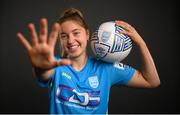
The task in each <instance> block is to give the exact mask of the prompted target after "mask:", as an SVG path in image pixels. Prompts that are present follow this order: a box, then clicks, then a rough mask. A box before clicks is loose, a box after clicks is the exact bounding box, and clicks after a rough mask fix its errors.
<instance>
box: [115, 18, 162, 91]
mask: <svg viewBox="0 0 180 115" xmlns="http://www.w3.org/2000/svg"><path fill="white" fill-rule="evenodd" d="M116 23H117V24H118V25H120V26H122V27H123V28H125V30H126V31H123V32H122V33H124V34H127V35H129V36H130V37H131V39H132V40H133V41H134V43H135V44H136V45H137V46H138V48H139V51H140V55H141V60H142V69H141V71H138V70H135V73H134V75H133V77H132V79H131V80H130V81H129V82H128V86H131V87H141V88H154V87H157V86H159V85H160V79H159V76H158V73H157V70H156V67H155V64H154V61H153V58H152V56H151V54H150V52H149V49H148V48H147V46H146V43H145V42H144V40H143V39H142V38H141V36H140V35H139V34H138V33H137V32H136V30H135V29H134V28H133V27H132V26H130V25H129V24H128V23H126V22H123V21H116Z"/></svg>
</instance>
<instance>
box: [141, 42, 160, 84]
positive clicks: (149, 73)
mask: <svg viewBox="0 0 180 115" xmlns="http://www.w3.org/2000/svg"><path fill="white" fill-rule="evenodd" d="M138 47H139V50H140V55H141V60H142V68H141V74H142V76H143V77H144V79H145V80H146V81H147V82H148V83H149V85H150V86H151V87H156V86H158V85H159V84H160V79H159V75H158V72H157V70H156V66H155V63H154V61H153V58H152V56H151V54H150V52H149V50H148V48H147V45H146V44H145V42H142V43H141V44H139V45H138Z"/></svg>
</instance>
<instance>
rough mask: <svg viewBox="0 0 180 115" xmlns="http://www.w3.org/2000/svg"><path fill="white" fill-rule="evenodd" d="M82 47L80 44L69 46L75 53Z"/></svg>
mask: <svg viewBox="0 0 180 115" xmlns="http://www.w3.org/2000/svg"><path fill="white" fill-rule="evenodd" d="M79 47H80V45H71V46H68V50H69V51H70V52H71V53H73V52H75V51H76V50H77V49H78V48H79Z"/></svg>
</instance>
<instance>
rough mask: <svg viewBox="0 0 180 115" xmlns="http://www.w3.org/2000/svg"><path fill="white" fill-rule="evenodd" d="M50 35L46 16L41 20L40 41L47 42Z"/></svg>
mask: <svg viewBox="0 0 180 115" xmlns="http://www.w3.org/2000/svg"><path fill="white" fill-rule="evenodd" d="M47 35H48V22H47V19H46V18H42V19H41V21H40V42H41V43H46V41H47Z"/></svg>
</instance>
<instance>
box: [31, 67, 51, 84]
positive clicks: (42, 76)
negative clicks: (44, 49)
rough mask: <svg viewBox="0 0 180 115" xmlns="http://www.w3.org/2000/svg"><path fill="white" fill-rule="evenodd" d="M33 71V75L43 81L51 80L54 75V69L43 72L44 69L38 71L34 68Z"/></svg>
mask: <svg viewBox="0 0 180 115" xmlns="http://www.w3.org/2000/svg"><path fill="white" fill-rule="evenodd" d="M32 69H33V75H34V76H35V77H38V78H40V79H42V80H45V81H46V80H49V78H50V77H51V76H52V74H53V73H54V69H49V70H42V69H38V68H34V67H33V68H32Z"/></svg>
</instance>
